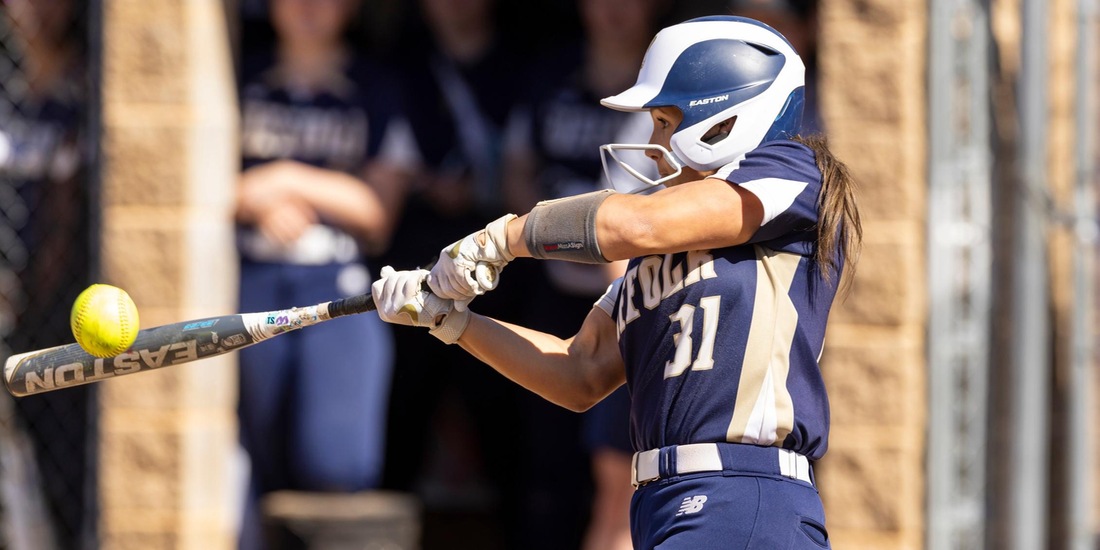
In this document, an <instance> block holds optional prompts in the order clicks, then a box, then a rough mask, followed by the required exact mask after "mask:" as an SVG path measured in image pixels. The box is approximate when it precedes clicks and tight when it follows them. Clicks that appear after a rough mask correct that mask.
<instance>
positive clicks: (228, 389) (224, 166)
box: [99, 0, 237, 550]
mask: <svg viewBox="0 0 1100 550" xmlns="http://www.w3.org/2000/svg"><path fill="white" fill-rule="evenodd" d="M103 10H104V13H103V24H104V31H103V36H104V41H105V45H104V55H103V64H104V66H103V73H104V82H103V124H104V135H103V138H102V148H103V157H104V170H103V213H102V215H103V218H102V223H103V251H102V254H103V256H102V259H103V273H104V277H105V278H106V279H107V280H108V281H110V282H112V283H114V284H117V285H119V286H121V287H123V288H125V289H127V290H128V291H129V292H130V294H131V295H132V296H133V297H134V300H135V301H136V302H137V304H138V307H139V309H140V313H141V321H142V325H143V326H144V327H151V326H156V325H160V324H165V323H170V322H175V321H180V320H184V319H188V318H194V317H198V316H202V315H216V314H224V313H230V312H232V311H234V310H235V308H236V306H235V294H234V293H235V291H236V286H235V285H236V276H235V269H236V265H235V262H234V260H233V256H232V248H231V246H232V233H231V215H230V212H231V211H230V210H229V201H230V199H231V193H232V189H233V184H234V181H235V173H236V169H237V154H236V139H235V136H236V134H237V132H236V127H235V123H236V103H235V99H234V97H235V91H234V90H233V88H232V85H233V77H232V69H231V66H230V56H229V49H228V48H229V47H228V43H227V36H228V35H227V33H226V28H225V22H224V14H223V12H222V2H221V0H112V1H109V2H104V3H103ZM233 361H234V359H233V357H232V356H230V357H226V358H223V359H212V360H207V361H203V362H200V363H195V364H193V365H187V366H182V367H176V368H172V369H165V370H163V371H159V372H153V373H146V374H141V375H138V376H133V377H129V378H123V379H119V380H115V381H112V382H110V383H108V384H103V385H102V386H101V388H102V389H101V392H102V393H101V395H102V399H101V407H102V411H101V414H102V416H101V418H102V424H101V433H102V435H101V441H100V457H99V460H100V468H101V481H100V483H101V487H100V491H101V503H100V504H101V515H100V533H101V542H102V547H103V548H104V549H105V550H111V549H160V548H185V549H186V548H194V549H217V548H232V547H233V546H234V538H233V537H234V525H233V521H234V513H235V505H236V502H235V499H234V498H233V497H234V493H235V490H236V487H235V486H236V483H237V481H236V476H235V472H234V471H233V467H234V465H235V460H234V459H235V452H236V447H235V445H236V444H235V441H236V424H235V418H234V416H233V410H234V408H233V407H234V403H235V398H236V396H235V386H234V383H235V374H234V370H233V368H232V367H233Z"/></svg>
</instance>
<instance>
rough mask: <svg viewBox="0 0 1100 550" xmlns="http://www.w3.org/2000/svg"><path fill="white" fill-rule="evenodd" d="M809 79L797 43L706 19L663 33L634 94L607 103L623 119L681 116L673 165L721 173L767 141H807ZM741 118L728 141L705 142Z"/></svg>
mask: <svg viewBox="0 0 1100 550" xmlns="http://www.w3.org/2000/svg"><path fill="white" fill-rule="evenodd" d="M805 72H806V69H805V65H803V63H802V59H801V58H800V57H799V56H798V53H796V52H795V51H794V49H793V48H792V47H791V44H790V42H788V41H787V39H786V38H784V37H783V36H782V35H781V34H779V33H778V32H777V31H776V30H775V29H773V28H771V27H769V26H767V25H765V24H764V23H761V22H759V21H756V20H753V19H748V18H744V17H734V16H712V17H700V18H697V19H691V20H689V21H686V22H683V23H680V24H677V25H673V26H671V27H668V28H666V29H664V30H662V31H661V32H659V33H657V36H656V37H654V39H653V42H652V43H651V44H650V46H649V49H648V50H646V54H645V58H644V59H643V61H642V68H641V71H640V72H639V74H638V80H637V82H636V83H635V84H634V86H632V87H630V88H629V89H627V90H626V91H624V92H622V93H620V94H618V95H614V96H611V97H608V98H604V99H603V100H602V101H601V102H600V103H602V104H603V105H604V106H606V107H610V108H612V109H616V110H620V111H647V110H649V109H652V108H654V107H667V106H673V107H677V108H679V109H680V111H681V112H682V113H683V115H684V119H683V121H682V122H681V123H680V125H679V127H678V128H677V129H676V131H675V133H673V135H672V139H671V143H670V145H671V146H672V155H673V157H674V158H675V159H676V160H677V161H679V162H680V163H681V164H686V165H688V166H691V167H692V168H694V169H696V170H699V171H707V170H716V169H718V168H721V167H722V166H725V165H727V164H729V163H731V162H735V161H740V160H741V159H742V158H744V156H745V154H746V153H748V152H749V151H751V150H753V149H755V148H756V147H757V146H759V145H760V144H761V143H763V142H765V141H770V140H774V139H786V138H790V137H794V136H795V135H797V134H798V133H799V130H800V129H801V126H802V100H803V85H804V82H805ZM734 117H736V119H735V122H734V124H733V128H732V129H731V131H730V134H729V135H728V136H724V137H723V138H721V139H718V140H713V139H709V140H707V141H703V139H702V138H703V135H704V134H706V133H707V131H708V130H710V129H711V128H712V127H713V126H714V125H716V124H718V123H720V122H722V121H725V120H727V119H730V118H734ZM611 147H612V148H613V147H615V146H614V145H612V146H611ZM650 183H652V182H650Z"/></svg>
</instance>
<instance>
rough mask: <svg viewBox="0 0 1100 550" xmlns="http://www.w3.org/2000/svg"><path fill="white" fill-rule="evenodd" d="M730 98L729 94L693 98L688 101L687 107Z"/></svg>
mask: <svg viewBox="0 0 1100 550" xmlns="http://www.w3.org/2000/svg"><path fill="white" fill-rule="evenodd" d="M729 98H730V95H729V94H722V95H716V96H714V97H708V98H706V99H693V100H691V102H690V103H688V107H697V106H699V105H710V104H711V103H718V102H719V101H726V100H728V99H729Z"/></svg>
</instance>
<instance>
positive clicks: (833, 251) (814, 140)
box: [795, 134, 863, 290]
mask: <svg viewBox="0 0 1100 550" xmlns="http://www.w3.org/2000/svg"><path fill="white" fill-rule="evenodd" d="M795 141H797V142H799V143H802V144H803V145H805V146H807V147H809V148H810V149H811V150H813V152H814V157H815V158H816V160H817V168H818V170H820V171H821V195H820V196H819V197H818V203H817V216H818V223H817V247H816V248H815V249H814V263H815V264H816V266H817V268H818V269H819V270H820V272H821V274H822V277H824V279H825V280H826V281H831V280H832V278H833V277H834V276H836V275H837V273H838V272H841V271H842V270H841V267H842V265H843V267H844V269H843V271H842V275H841V279H842V281H841V282H842V285H841V286H842V290H846V289H847V287H848V286H849V285H850V284H851V281H852V275H853V274H854V273H855V264H856V260H858V259H859V252H860V248H861V245H862V242H863V227H862V225H861V223H860V219H859V209H858V208H857V207H856V197H855V182H854V181H853V180H852V176H851V174H850V173H849V172H848V167H847V166H846V165H845V164H844V163H843V162H841V161H840V159H838V158H836V156H835V155H833V153H832V151H830V150H829V144H828V141H827V140H826V139H825V136H824V135H821V134H817V135H812V136H799V137H796V138H795Z"/></svg>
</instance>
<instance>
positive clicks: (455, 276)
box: [428, 214, 516, 311]
mask: <svg viewBox="0 0 1100 550" xmlns="http://www.w3.org/2000/svg"><path fill="white" fill-rule="evenodd" d="M515 218H516V216H515V214H508V215H506V216H502V217H500V218H499V219H497V220H495V221H493V222H491V223H489V225H487V226H485V229H483V230H481V231H477V232H474V233H471V234H470V235H467V236H466V238H464V239H462V240H460V241H458V242H456V243H454V244H452V245H450V246H448V247H446V248H444V249H443V250H442V251H441V252H440V253H439V260H438V261H437V262H436V263H435V265H434V266H432V271H431V276H430V277H428V286H430V287H431V289H432V292H434V293H435V294H437V295H438V296H440V297H441V298H447V299H450V300H454V301H455V309H456V310H458V311H465V310H466V307H467V305H468V304H469V303H470V301H471V300H473V299H474V298H476V297H477V296H481V295H482V294H485V293H486V292H488V291H490V290H492V289H494V288H496V286H497V283H498V282H499V276H500V271H501V270H503V269H504V266H505V265H507V264H508V262H510V261H512V260H514V259H515V256H514V255H512V253H511V252H510V251H509V250H508V239H507V234H506V228H507V227H508V222H509V221H511V220H513V219H515Z"/></svg>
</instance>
